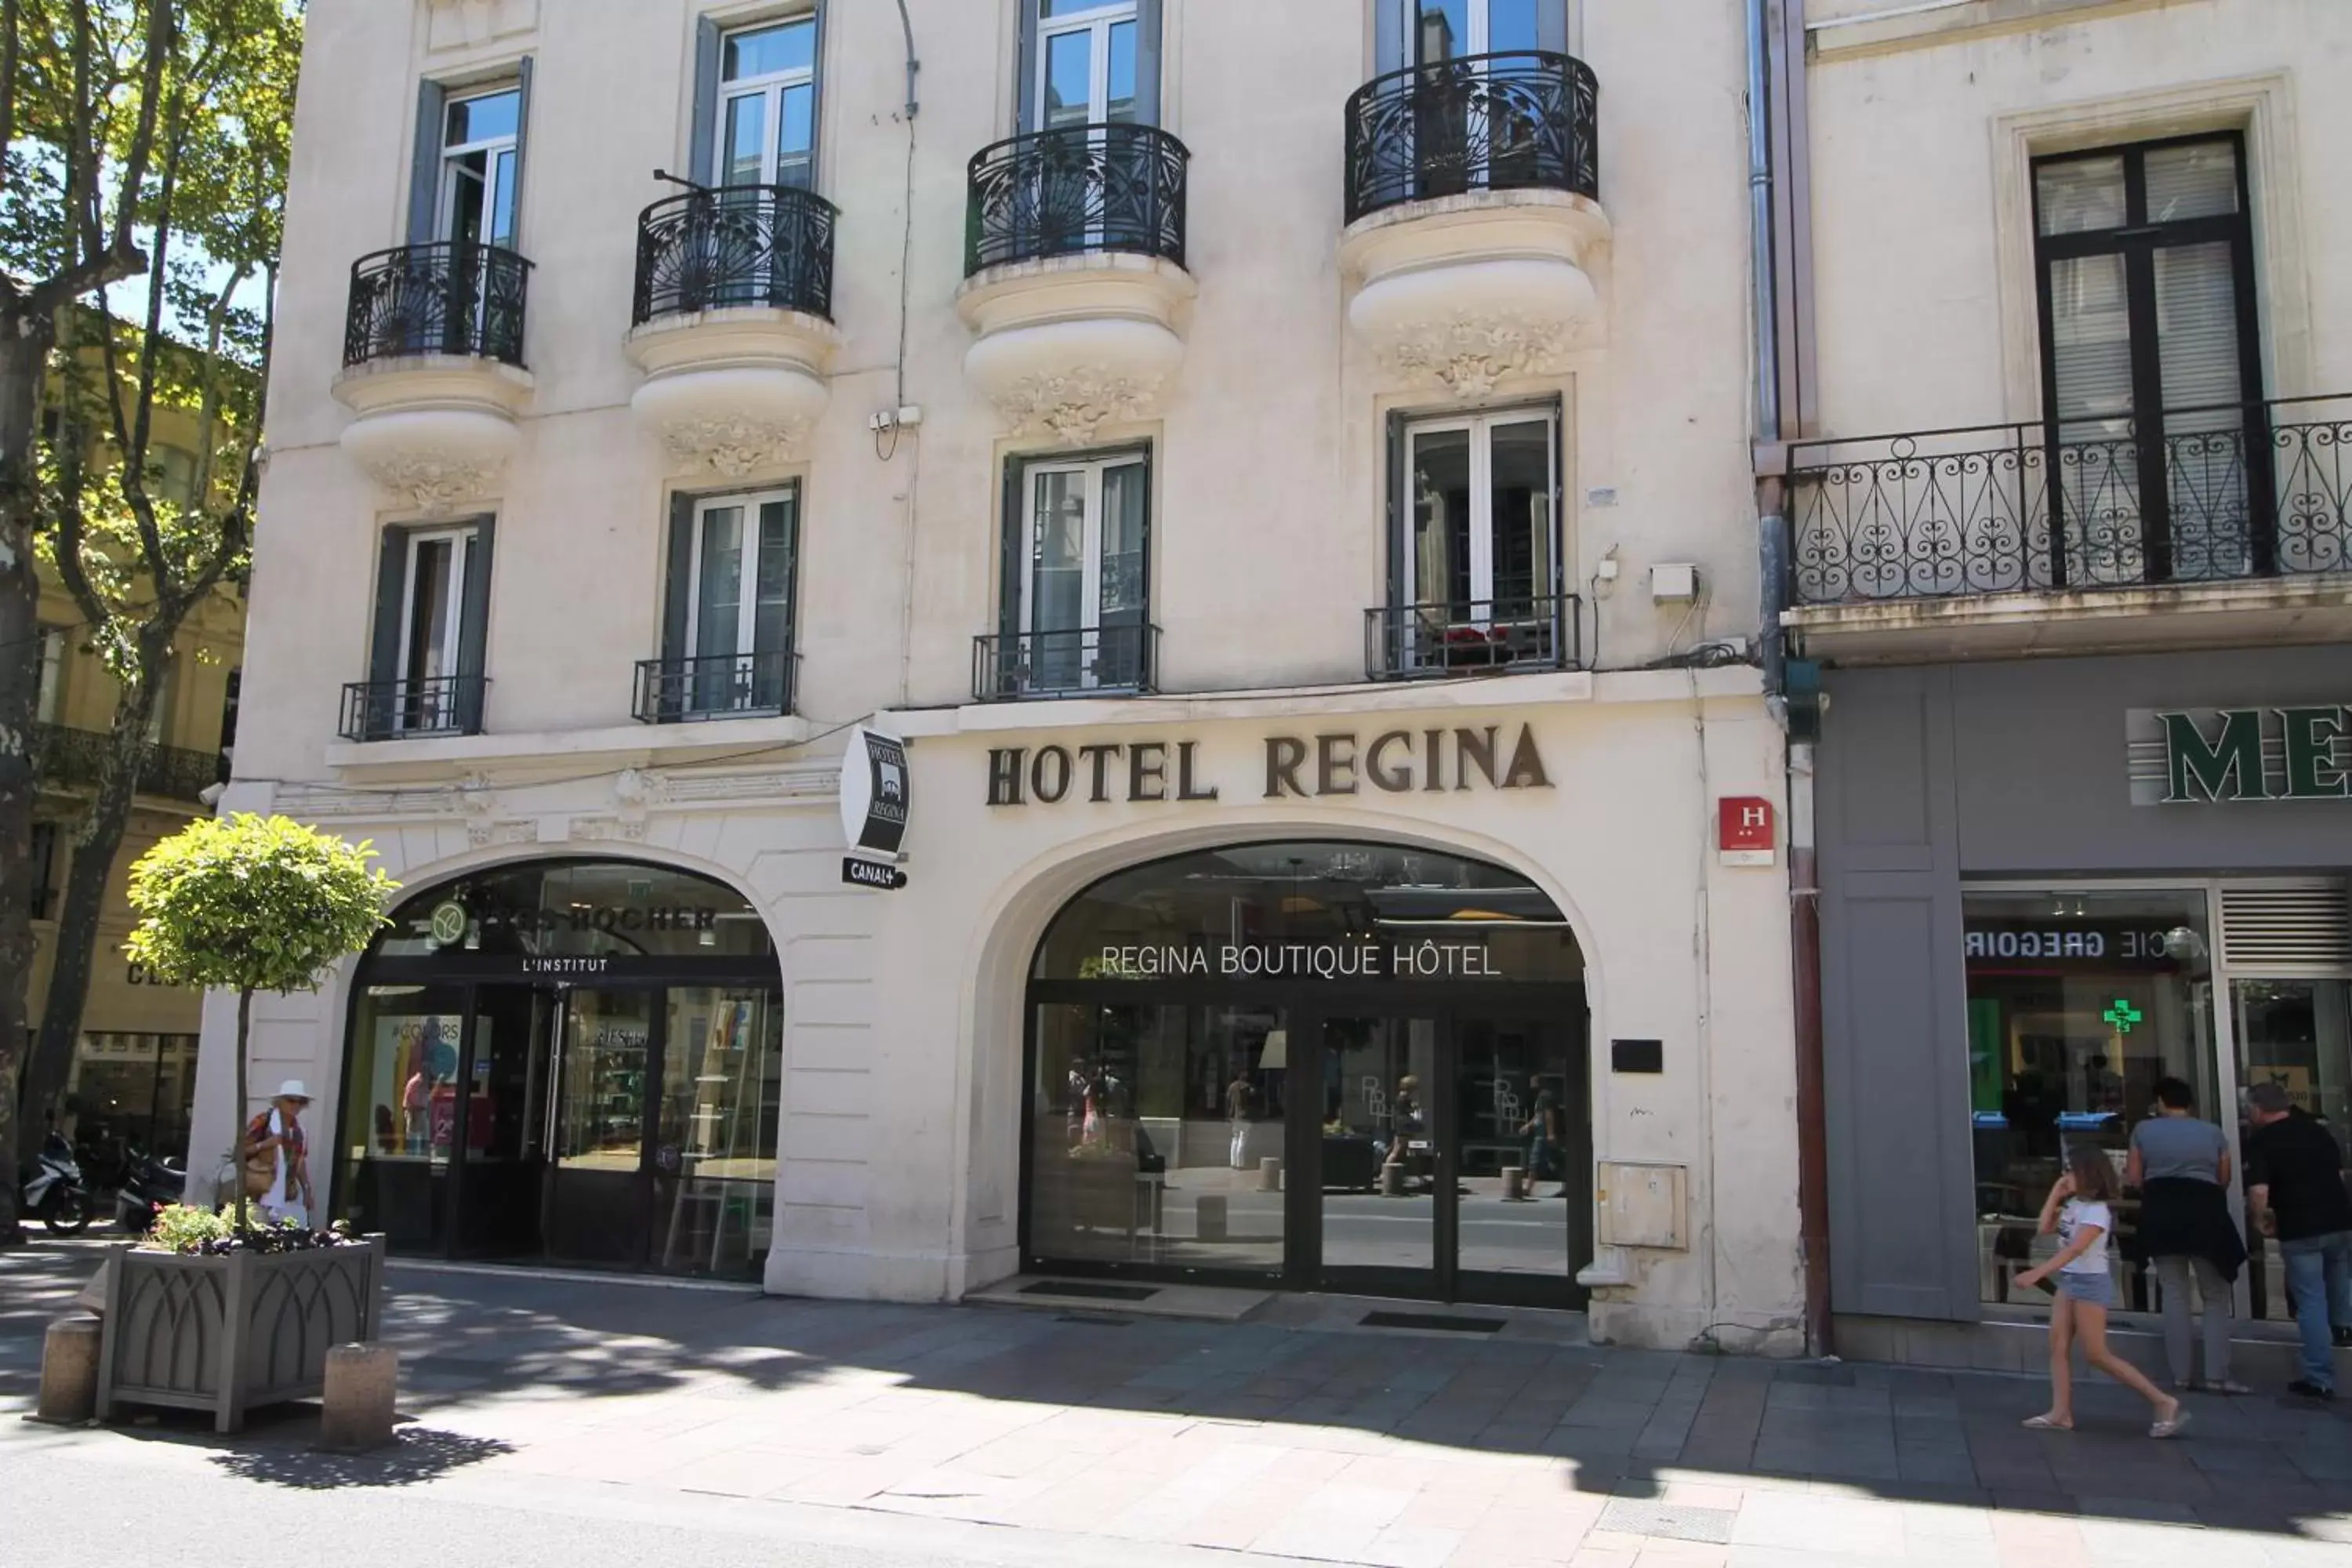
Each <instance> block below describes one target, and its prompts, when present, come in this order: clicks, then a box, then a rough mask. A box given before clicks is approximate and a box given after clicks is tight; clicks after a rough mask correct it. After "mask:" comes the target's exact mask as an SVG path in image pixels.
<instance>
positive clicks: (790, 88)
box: [707, 14, 816, 190]
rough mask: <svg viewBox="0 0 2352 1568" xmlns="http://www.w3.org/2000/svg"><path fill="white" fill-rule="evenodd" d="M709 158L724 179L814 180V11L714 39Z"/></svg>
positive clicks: (730, 182) (804, 183)
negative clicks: (715, 81)
mask: <svg viewBox="0 0 2352 1568" xmlns="http://www.w3.org/2000/svg"><path fill="white" fill-rule="evenodd" d="M718 93H719V105H718V112H717V114H716V116H715V117H714V121H715V122H714V123H712V124H710V126H709V134H710V135H712V136H715V137H716V138H717V141H716V142H714V143H713V145H712V148H711V158H710V164H711V167H712V169H713V170H714V172H715V173H716V175H717V178H716V179H715V180H713V181H709V182H707V183H709V184H720V185H727V186H740V185H793V186H797V187H799V188H801V189H803V190H807V189H809V188H811V187H812V186H814V184H816V177H815V176H816V166H815V158H816V17H815V16H814V14H812V15H810V16H796V17H794V18H793V19H792V20H790V21H786V22H777V23H773V24H771V25H769V26H760V27H746V28H744V29H743V30H742V31H740V32H734V33H728V34H726V35H724V36H723V37H722V38H721V39H720V40H719V88H718Z"/></svg>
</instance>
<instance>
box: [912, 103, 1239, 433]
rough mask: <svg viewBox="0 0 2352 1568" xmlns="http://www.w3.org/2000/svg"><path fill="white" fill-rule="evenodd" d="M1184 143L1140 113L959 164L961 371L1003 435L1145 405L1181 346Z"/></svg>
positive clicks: (1085, 423) (1152, 406)
mask: <svg viewBox="0 0 2352 1568" xmlns="http://www.w3.org/2000/svg"><path fill="white" fill-rule="evenodd" d="M1191 158H1192V154H1191V153H1189V152H1187V151H1186V150H1185V147H1184V144H1183V143H1182V142H1179V141H1178V140H1177V139H1176V138H1175V137H1173V136H1171V135H1169V134H1168V133H1167V132H1163V131H1160V130H1159V129H1157V128H1156V127H1153V126H1149V125H1074V126H1067V127H1064V128H1062V129H1059V130H1055V131H1048V132H1042V133H1038V134H1034V135H1029V136H1016V137H1013V139H1012V140H1010V141H1007V142H998V143H997V144H996V145H994V146H992V147H989V148H986V149H984V150H982V152H981V153H979V154H978V155H977V156H975V157H974V158H973V159H972V161H971V171H970V178H971V213H970V226H969V241H968V244H967V248H966V252H965V258H964V260H965V268H964V269H965V274H966V276H965V279H964V284H963V287H962V288H961V289H960V290H959V291H958V292H957V294H956V309H957V310H958V311H959V312H960V313H961V315H962V317H963V320H964V323H965V324H966V325H967V326H969V327H971V330H972V331H973V332H974V333H976V334H977V335H978V340H979V341H978V342H974V343H973V344H972V346H971V351H970V352H969V353H967V354H966V355H965V356H964V374H965V376H966V378H967V379H968V380H970V381H971V384H972V385H973V387H974V388H975V389H976V390H977V391H979V392H980V393H981V394H982V395H983V396H985V397H987V398H988V399H989V401H990V402H991V403H992V404H993V405H995V407H996V409H997V412H998V413H999V415H1000V416H1002V417H1003V421H1004V423H1005V425H1006V426H1007V427H1008V428H1009V429H1010V430H1011V431H1012V432H1013V434H1015V435H1039V434H1045V435H1051V436H1053V437H1055V439H1057V440H1059V441H1061V442H1062V443H1063V444H1065V445H1066V446H1073V447H1076V446H1084V445H1086V444H1087V442H1088V441H1090V440H1092V439H1093V438H1094V437H1095V436H1096V434H1097V432H1098V431H1099V430H1100V429H1101V428H1102V426H1104V425H1106V424H1112V423H1120V422H1124V421H1128V420H1133V419H1140V418H1146V417H1149V416H1150V415H1152V414H1153V413H1154V412H1156V411H1157V409H1158V407H1159V405H1160V399H1161V398H1162V396H1163V395H1165V394H1166V392H1167V390H1168V388H1169V386H1170V385H1171V384H1172V383H1173V381H1174V379H1175V377H1176V374H1177V371H1178V369H1179V368H1180V367H1181V364H1182V363H1183V359H1184V322H1185V310H1186V307H1187V306H1188V305H1189V304H1190V303H1191V301H1192V298H1193V295H1194V294H1195V292H1196V289H1195V285H1194V283H1193V280H1192V274H1191V273H1190V272H1188V271H1186V270H1185V267H1184V207H1185V180H1186V174H1187V169H1188V166H1189V164H1190V162H1191Z"/></svg>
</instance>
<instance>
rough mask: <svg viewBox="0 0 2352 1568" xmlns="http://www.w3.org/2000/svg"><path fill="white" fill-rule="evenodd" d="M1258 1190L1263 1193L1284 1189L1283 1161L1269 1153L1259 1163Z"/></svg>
mask: <svg viewBox="0 0 2352 1568" xmlns="http://www.w3.org/2000/svg"><path fill="white" fill-rule="evenodd" d="M1257 1190H1258V1191H1259V1192H1262V1193H1278V1192H1280V1191H1282V1161H1281V1160H1280V1159H1279V1158H1278V1157H1277V1156H1276V1155H1273V1154H1268V1155H1266V1156H1265V1158H1264V1159H1262V1160H1260V1161H1259V1162H1258V1163H1257Z"/></svg>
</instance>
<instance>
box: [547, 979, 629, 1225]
mask: <svg viewBox="0 0 2352 1568" xmlns="http://www.w3.org/2000/svg"><path fill="white" fill-rule="evenodd" d="M653 1025H654V996H653V994H652V993H650V992H644V991H573V992H570V993H568V994H566V995H565V996H564V999H563V1007H562V1019H561V1023H560V1032H559V1034H558V1037H557V1042H556V1051H557V1061H558V1064H559V1065H558V1068H557V1079H558V1085H559V1093H558V1097H557V1102H556V1105H555V1108H554V1119H553V1120H554V1124H555V1135H554V1138H553V1143H554V1154H555V1174H554V1179H553V1180H552V1181H551V1183H550V1184H549V1191H548V1199H547V1207H548V1214H547V1249H548V1252H549V1254H550V1256H551V1257H555V1258H570V1259H576V1260H579V1261H583V1262H598V1263H636V1262H639V1261H641V1260H642V1259H643V1258H644V1254H645V1247H646V1220H647V1217H648V1215H647V1194H646V1184H645V1182H644V1181H643V1180H642V1175H643V1173H644V1171H645V1168H646V1087H647V1078H648V1076H649V1074H650V1072H651V1069H652V1068H653V1065H654V1056H653Z"/></svg>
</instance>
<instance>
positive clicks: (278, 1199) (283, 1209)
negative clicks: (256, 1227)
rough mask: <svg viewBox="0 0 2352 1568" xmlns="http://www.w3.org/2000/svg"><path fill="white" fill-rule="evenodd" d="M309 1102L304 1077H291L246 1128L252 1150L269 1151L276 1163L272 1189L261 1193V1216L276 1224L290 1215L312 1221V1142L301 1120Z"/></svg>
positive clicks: (267, 1152)
mask: <svg viewBox="0 0 2352 1568" xmlns="http://www.w3.org/2000/svg"><path fill="white" fill-rule="evenodd" d="M309 1104H310V1090H309V1089H305V1088H303V1087H302V1080H301V1079H299V1078H289V1079H287V1080H286V1081H285V1082H284V1083H281V1084H279V1085H278V1092H277V1093H276V1094H275V1095H273V1096H271V1097H270V1100H269V1109H268V1110H265V1111H263V1112H262V1113H261V1114H260V1115H258V1116H257V1117H255V1118H254V1119H253V1125H252V1126H251V1127H249V1128H247V1130H246V1134H245V1136H246V1142H247V1147H248V1148H249V1149H250V1151H251V1152H252V1153H253V1154H269V1155H271V1156H272V1157H273V1158H274V1159H275V1161H276V1163H277V1171H276V1174H275V1175H274V1177H273V1178H272V1180H271V1181H270V1184H269V1190H268V1192H267V1193H264V1194H262V1196H261V1215H262V1217H263V1218H264V1219H267V1220H268V1221H269V1222H270V1223H271V1224H273V1225H275V1224H277V1223H278V1222H279V1221H281V1220H289V1219H290V1220H293V1221H295V1222H296V1223H298V1224H300V1225H306V1226H307V1225H309V1224H310V1146H309V1142H308V1141H307V1140H306V1139H305V1138H304V1137H303V1136H302V1121H301V1117H302V1110H303V1108H304V1107H305V1106H307V1105H309Z"/></svg>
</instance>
